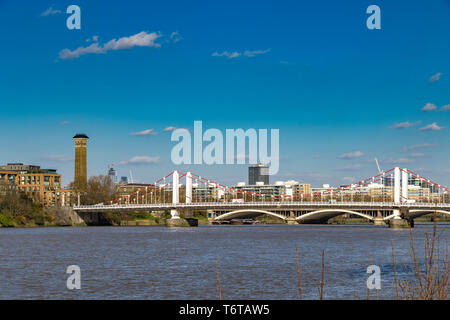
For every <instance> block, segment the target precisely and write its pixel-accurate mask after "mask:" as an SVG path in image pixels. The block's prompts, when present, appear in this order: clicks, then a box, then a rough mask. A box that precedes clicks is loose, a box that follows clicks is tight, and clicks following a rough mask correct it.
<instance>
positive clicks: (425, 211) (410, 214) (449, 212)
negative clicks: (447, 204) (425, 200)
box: [408, 210, 450, 219]
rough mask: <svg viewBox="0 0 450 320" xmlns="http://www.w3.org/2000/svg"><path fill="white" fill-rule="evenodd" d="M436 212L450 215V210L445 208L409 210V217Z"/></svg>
mask: <svg viewBox="0 0 450 320" xmlns="http://www.w3.org/2000/svg"><path fill="white" fill-rule="evenodd" d="M434 212H437V213H443V214H448V215H450V211H445V210H409V214H408V218H412V219H414V218H418V217H421V216H424V215H427V214H430V213H434Z"/></svg>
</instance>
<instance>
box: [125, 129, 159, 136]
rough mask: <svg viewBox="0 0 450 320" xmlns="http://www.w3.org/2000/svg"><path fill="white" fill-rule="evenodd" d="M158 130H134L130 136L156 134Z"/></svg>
mask: <svg viewBox="0 0 450 320" xmlns="http://www.w3.org/2000/svg"><path fill="white" fill-rule="evenodd" d="M157 134H158V132H155V131H154V130H153V129H146V130H143V131H138V132H132V133H130V136H156V135H157Z"/></svg>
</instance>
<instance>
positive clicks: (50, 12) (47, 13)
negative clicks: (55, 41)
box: [41, 7, 61, 17]
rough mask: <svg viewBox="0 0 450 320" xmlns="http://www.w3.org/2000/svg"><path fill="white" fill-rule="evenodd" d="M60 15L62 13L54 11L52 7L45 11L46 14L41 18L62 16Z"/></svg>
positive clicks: (42, 14) (43, 13)
mask: <svg viewBox="0 0 450 320" xmlns="http://www.w3.org/2000/svg"><path fill="white" fill-rule="evenodd" d="M60 13H61V10H58V9H53V7H50V8H48V9H47V10H45V11H44V12H42V13H41V16H43V17H47V16H51V15H54V14H60Z"/></svg>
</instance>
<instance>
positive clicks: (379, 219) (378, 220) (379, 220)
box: [373, 210, 386, 226]
mask: <svg viewBox="0 0 450 320" xmlns="http://www.w3.org/2000/svg"><path fill="white" fill-rule="evenodd" d="M373 224H374V225H375V226H385V225H386V222H384V220H383V215H382V214H381V211H380V210H378V212H377V217H376V218H375V219H373Z"/></svg>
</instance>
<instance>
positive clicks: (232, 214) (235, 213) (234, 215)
mask: <svg viewBox="0 0 450 320" xmlns="http://www.w3.org/2000/svg"><path fill="white" fill-rule="evenodd" d="M243 213H244V214H245V213H260V214H268V215H271V216H273V217H277V218H279V219H282V220H286V219H287V217H285V216H283V215H281V214H278V213H275V212H270V211H266V210H259V209H241V210H235V211H231V212H227V213H224V214H222V215H220V216H218V217H215V218H214V220H216V221H217V220H226V219H233V218H238V217H239V216H240V215H241V214H243Z"/></svg>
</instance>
